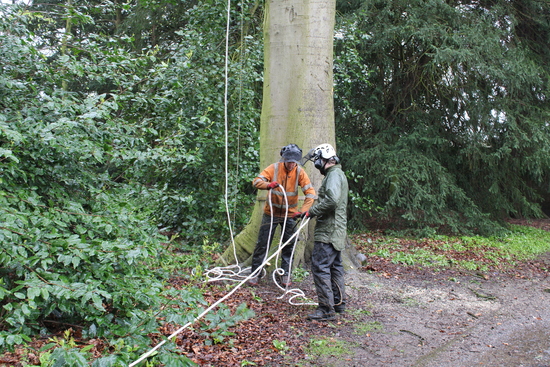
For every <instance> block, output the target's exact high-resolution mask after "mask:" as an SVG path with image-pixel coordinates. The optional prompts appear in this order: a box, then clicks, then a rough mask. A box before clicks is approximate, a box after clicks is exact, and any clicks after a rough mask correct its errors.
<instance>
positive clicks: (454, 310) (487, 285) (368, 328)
mask: <svg viewBox="0 0 550 367" xmlns="http://www.w3.org/2000/svg"><path fill="white" fill-rule="evenodd" d="M346 283H347V293H348V295H349V298H350V302H349V311H348V312H347V313H346V314H345V315H344V316H342V317H341V318H340V319H339V322H338V323H335V324H334V325H332V326H333V327H331V325H318V326H319V328H318V329H317V330H316V329H315V328H313V329H312V330H313V332H314V333H316V334H319V335H324V336H329V337H332V338H335V340H340V341H344V342H345V345H346V346H347V347H348V348H349V352H348V353H346V354H345V355H341V356H329V355H320V356H308V359H307V360H306V361H304V363H301V364H300V365H302V366H350V367H351V366H384V367H388V366H400V367H402V366H425V367H432V366H433V367H435V366H437V367H445V366H449V367H450V366H452V367H459V366H465V367H470V366H478V365H479V366H499V367H507V366H510V367H511V366H514V367H519V366H530V367H534V366H538V367H541V366H550V278H548V273H546V274H538V275H537V276H536V277H530V278H529V279H518V278H514V277H508V276H496V275H495V276H491V275H488V276H487V275H486V276H484V277H481V276H479V277H478V276H475V275H462V276H455V275H453V276H451V275H449V274H443V273H439V274H430V273H425V274H413V275H409V276H404V277H400V276H391V275H389V274H384V273H382V274H380V273H355V274H348V275H347V279H346ZM365 310H367V311H368V312H365Z"/></svg>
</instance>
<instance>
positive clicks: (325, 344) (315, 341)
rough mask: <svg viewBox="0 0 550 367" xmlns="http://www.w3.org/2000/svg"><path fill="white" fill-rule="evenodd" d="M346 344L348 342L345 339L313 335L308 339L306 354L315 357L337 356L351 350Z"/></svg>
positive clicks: (348, 352)
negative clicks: (313, 336)
mask: <svg viewBox="0 0 550 367" xmlns="http://www.w3.org/2000/svg"><path fill="white" fill-rule="evenodd" d="M348 345H349V343H346V342H345V341H343V340H340V339H335V338H330V337H315V338H312V339H311V340H310V341H309V344H308V346H307V348H306V354H309V355H312V356H316V357H320V356H334V357H339V356H342V355H345V354H350V353H351V350H350V349H348V347H347V346H348Z"/></svg>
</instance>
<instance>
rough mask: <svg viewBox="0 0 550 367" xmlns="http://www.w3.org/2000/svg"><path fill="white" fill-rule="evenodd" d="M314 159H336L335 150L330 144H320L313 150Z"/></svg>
mask: <svg viewBox="0 0 550 367" xmlns="http://www.w3.org/2000/svg"><path fill="white" fill-rule="evenodd" d="M313 156H314V157H315V158H323V159H330V158H333V157H336V150H334V148H333V147H332V145H330V144H321V145H319V146H317V147H316V148H314V149H313Z"/></svg>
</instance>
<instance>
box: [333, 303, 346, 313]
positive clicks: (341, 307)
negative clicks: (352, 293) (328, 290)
mask: <svg viewBox="0 0 550 367" xmlns="http://www.w3.org/2000/svg"><path fill="white" fill-rule="evenodd" d="M334 311H336V313H344V312H346V306H345V305H338V306H334Z"/></svg>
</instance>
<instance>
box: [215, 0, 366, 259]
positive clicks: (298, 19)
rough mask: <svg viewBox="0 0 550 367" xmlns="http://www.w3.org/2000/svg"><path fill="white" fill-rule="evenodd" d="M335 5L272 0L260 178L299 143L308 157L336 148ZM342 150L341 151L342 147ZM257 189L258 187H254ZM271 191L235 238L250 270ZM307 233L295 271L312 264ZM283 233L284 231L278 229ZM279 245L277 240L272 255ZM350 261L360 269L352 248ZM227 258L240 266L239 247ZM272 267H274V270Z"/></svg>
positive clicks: (320, 0)
mask: <svg viewBox="0 0 550 367" xmlns="http://www.w3.org/2000/svg"><path fill="white" fill-rule="evenodd" d="M334 21H335V0H267V1H266V3H265V23H264V85H263V102H262V115H261V121H260V162H259V163H260V164H259V166H258V173H259V172H260V171H261V170H262V169H263V168H265V167H267V166H268V165H270V164H271V163H273V162H276V161H278V160H279V158H280V156H279V152H280V149H281V148H282V147H283V146H285V145H287V144H290V143H294V144H298V146H300V148H302V150H303V154H304V155H305V154H306V153H307V152H308V151H309V150H310V149H312V148H314V147H316V146H317V145H319V144H321V143H331V144H333V145H334V146H335V130H334V105H333V91H332V86H333V73H332V66H333V37H334ZM336 149H337V147H336ZM305 169H306V171H307V173H308V175H309V177H310V179H311V181H312V183H313V185H314V187H315V188H316V189H318V188H319V187H320V186H321V181H322V176H321V174H320V173H319V172H318V170H317V169H315V168H314V167H313V164H312V163H308V164H306V165H305ZM251 184H252V183H251ZM266 195H267V191H265V190H258V196H257V200H256V204H255V206H254V210H253V213H252V214H251V220H250V222H249V223H248V225H247V226H246V227H245V228H244V230H243V231H242V232H241V233H239V234H238V235H237V236H236V237H235V250H236V253H237V257H238V260H239V262H240V263H241V264H243V265H249V264H250V262H251V255H252V252H253V251H254V246H255V244H256V241H257V236H258V229H259V225H260V221H261V217H262V214H263V207H264V205H265V200H266ZM313 226H314V220H312V221H310V225H309V229H308V231H306V233H304V232H302V235H301V236H300V237H301V240H300V241H299V242H298V245H297V247H296V250H295V257H294V262H293V265H294V267H295V266H297V265H299V264H301V263H304V262H309V259H310V254H311V250H312V248H313V246H312V244H313V239H312V231H313ZM277 233H280V229H278V230H277ZM278 241H279V238H278V236H276V237H275V239H274V241H273V244H272V246H271V247H272V250H274V249H276V248H277V246H276V245H277V243H278ZM348 247H350V251H349V252H346V254H345V256H344V260H345V265H346V268H348V269H351V268H354V267H355V264H354V263H353V260H354V256H353V253H352V250H353V249H352V246H348ZM223 259H224V260H225V262H227V263H234V262H235V259H234V256H233V247H232V246H230V247H229V248H228V249H227V251H226V252H225V254H224V256H223ZM271 268H272V267H271Z"/></svg>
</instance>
